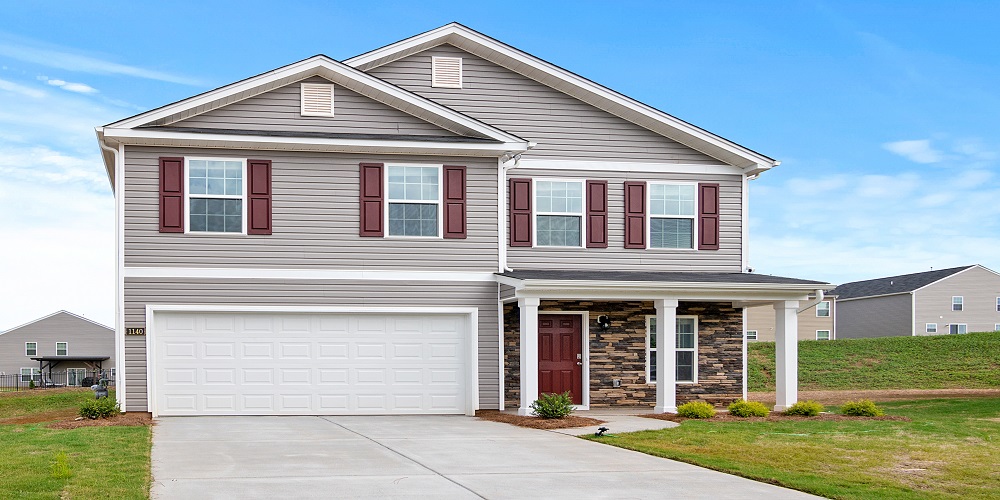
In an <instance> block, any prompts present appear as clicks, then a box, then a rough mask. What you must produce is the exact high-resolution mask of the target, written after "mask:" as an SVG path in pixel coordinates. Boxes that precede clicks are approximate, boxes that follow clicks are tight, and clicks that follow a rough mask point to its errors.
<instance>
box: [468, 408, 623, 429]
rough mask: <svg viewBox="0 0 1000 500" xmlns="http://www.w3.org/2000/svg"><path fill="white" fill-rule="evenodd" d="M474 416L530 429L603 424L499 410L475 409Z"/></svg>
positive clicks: (593, 420) (573, 418) (599, 421)
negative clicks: (529, 415)
mask: <svg viewBox="0 0 1000 500" xmlns="http://www.w3.org/2000/svg"><path fill="white" fill-rule="evenodd" d="M476 416H477V417H479V418H481V419H483V420H489V421H491V422H502V423H505V424H511V425H516V426H518V427H529V428H532V429H569V428H572V427H590V426H591V425H598V424H603V423H604V422H605V421H604V420H597V419H596V418H590V417H578V416H576V415H569V416H567V417H563V418H539V417H527V416H521V415H513V414H510V413H503V412H501V411H499V410H477V411H476Z"/></svg>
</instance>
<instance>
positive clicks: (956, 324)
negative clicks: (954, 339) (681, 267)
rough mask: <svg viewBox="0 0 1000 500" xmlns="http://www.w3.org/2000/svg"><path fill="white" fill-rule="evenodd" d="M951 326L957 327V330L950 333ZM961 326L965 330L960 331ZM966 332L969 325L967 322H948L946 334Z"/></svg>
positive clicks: (962, 333)
mask: <svg viewBox="0 0 1000 500" xmlns="http://www.w3.org/2000/svg"><path fill="white" fill-rule="evenodd" d="M952 326H955V327H957V328H956V330H958V331H956V332H955V333H951V327H952ZM963 326H964V327H965V331H964V332H963V331H961V330H962V327H963ZM966 333H969V325H968V324H967V323H949V324H948V335H964V334H966Z"/></svg>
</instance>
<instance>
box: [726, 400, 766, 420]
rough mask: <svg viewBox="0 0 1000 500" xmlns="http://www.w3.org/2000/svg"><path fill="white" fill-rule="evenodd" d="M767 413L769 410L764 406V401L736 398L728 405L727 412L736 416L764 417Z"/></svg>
mask: <svg viewBox="0 0 1000 500" xmlns="http://www.w3.org/2000/svg"><path fill="white" fill-rule="evenodd" d="M768 413H771V411H770V410H768V409H767V407H766V406H764V403H758V402H757V401H744V400H742V399H738V400H736V401H733V402H732V404H730V405H729V414H730V415H736V416H737V417H766V416H767V414H768Z"/></svg>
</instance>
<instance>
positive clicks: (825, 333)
mask: <svg viewBox="0 0 1000 500" xmlns="http://www.w3.org/2000/svg"><path fill="white" fill-rule="evenodd" d="M816 340H830V330H816Z"/></svg>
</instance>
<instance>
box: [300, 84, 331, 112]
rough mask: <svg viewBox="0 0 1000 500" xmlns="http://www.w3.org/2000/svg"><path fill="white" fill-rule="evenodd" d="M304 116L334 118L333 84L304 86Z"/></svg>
mask: <svg viewBox="0 0 1000 500" xmlns="http://www.w3.org/2000/svg"><path fill="white" fill-rule="evenodd" d="M302 116H333V84H329V83H303V84H302Z"/></svg>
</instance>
